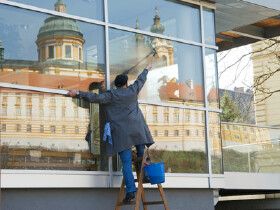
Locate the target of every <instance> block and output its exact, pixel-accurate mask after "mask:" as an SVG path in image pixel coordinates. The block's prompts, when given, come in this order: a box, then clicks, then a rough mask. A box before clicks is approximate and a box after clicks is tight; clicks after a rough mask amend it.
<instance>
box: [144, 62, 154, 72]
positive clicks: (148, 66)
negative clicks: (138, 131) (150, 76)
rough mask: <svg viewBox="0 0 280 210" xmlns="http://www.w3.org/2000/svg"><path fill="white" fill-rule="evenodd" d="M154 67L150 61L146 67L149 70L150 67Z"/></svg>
mask: <svg viewBox="0 0 280 210" xmlns="http://www.w3.org/2000/svg"><path fill="white" fill-rule="evenodd" d="M151 68H152V64H151V63H149V64H148V65H147V66H146V68H145V69H147V70H148V71H150V69H151Z"/></svg>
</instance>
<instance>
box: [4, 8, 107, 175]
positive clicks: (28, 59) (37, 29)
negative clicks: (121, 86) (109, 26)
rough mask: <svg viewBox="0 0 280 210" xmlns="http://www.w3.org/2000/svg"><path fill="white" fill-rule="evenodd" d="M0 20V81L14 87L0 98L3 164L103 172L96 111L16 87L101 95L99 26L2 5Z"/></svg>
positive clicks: (101, 31)
mask: <svg viewBox="0 0 280 210" xmlns="http://www.w3.org/2000/svg"><path fill="white" fill-rule="evenodd" d="M0 18H1V20H3V21H1V22H0V31H1V32H0V37H1V41H2V46H3V48H4V55H3V56H2V57H1V59H0V82H1V83H12V84H14V88H15V89H5V88H1V93H0V97H1V100H2V101H3V104H2V107H1V112H0V113H1V116H0V117H1V128H2V131H5V132H1V141H2V142H1V145H2V157H3V158H2V160H3V161H4V162H2V163H3V164H2V167H4V168H9V169H18V168H22V169H48V170H52V169H58V170H106V168H107V160H106V157H105V158H104V155H103V154H104V153H103V152H102V151H103V149H104V147H103V145H102V143H100V138H99V130H100V129H99V127H100V126H99V107H95V106H93V105H89V104H88V103H85V102H83V101H78V100H72V99H71V98H68V97H65V96H62V95H55V94H49V93H42V92H39V91H38V92H32V91H28V90H26V91H23V90H17V89H16V88H17V85H26V86H32V87H38V88H51V89H80V90H84V91H103V87H104V84H103V82H104V79H105V75H104V66H105V57H104V54H105V48H104V28H103V27H102V26H96V25H92V24H85V23H82V22H76V21H75V20H72V19H67V18H62V17H56V16H48V15H44V14H38V13H35V12H31V11H28V10H22V9H18V8H14V7H9V6H5V5H0ZM38 90H39V89H38ZM5 161H6V162H5Z"/></svg>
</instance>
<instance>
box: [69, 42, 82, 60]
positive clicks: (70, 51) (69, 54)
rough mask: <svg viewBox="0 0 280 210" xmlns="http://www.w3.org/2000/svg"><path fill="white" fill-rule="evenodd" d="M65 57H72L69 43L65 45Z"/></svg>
mask: <svg viewBox="0 0 280 210" xmlns="http://www.w3.org/2000/svg"><path fill="white" fill-rule="evenodd" d="M79 50H80V49H79ZM65 57H66V58H71V46H69V45H66V46H65Z"/></svg>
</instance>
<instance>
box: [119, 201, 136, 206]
mask: <svg viewBox="0 0 280 210" xmlns="http://www.w3.org/2000/svg"><path fill="white" fill-rule="evenodd" d="M135 203H136V201H127V202H119V203H118V206H124V205H135Z"/></svg>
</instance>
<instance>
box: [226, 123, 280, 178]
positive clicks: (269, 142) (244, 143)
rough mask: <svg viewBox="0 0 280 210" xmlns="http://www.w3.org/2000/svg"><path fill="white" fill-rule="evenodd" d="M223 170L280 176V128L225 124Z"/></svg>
mask: <svg viewBox="0 0 280 210" xmlns="http://www.w3.org/2000/svg"><path fill="white" fill-rule="evenodd" d="M222 136H223V161H224V170H225V171H232V172H249V173H279V172H280V169H279V165H278V164H275V163H277V162H278V157H279V149H280V147H279V142H280V129H279V128H276V127H274V128H273V127H262V126H250V125H244V124H236V123H234V124H233V123H222Z"/></svg>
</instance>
